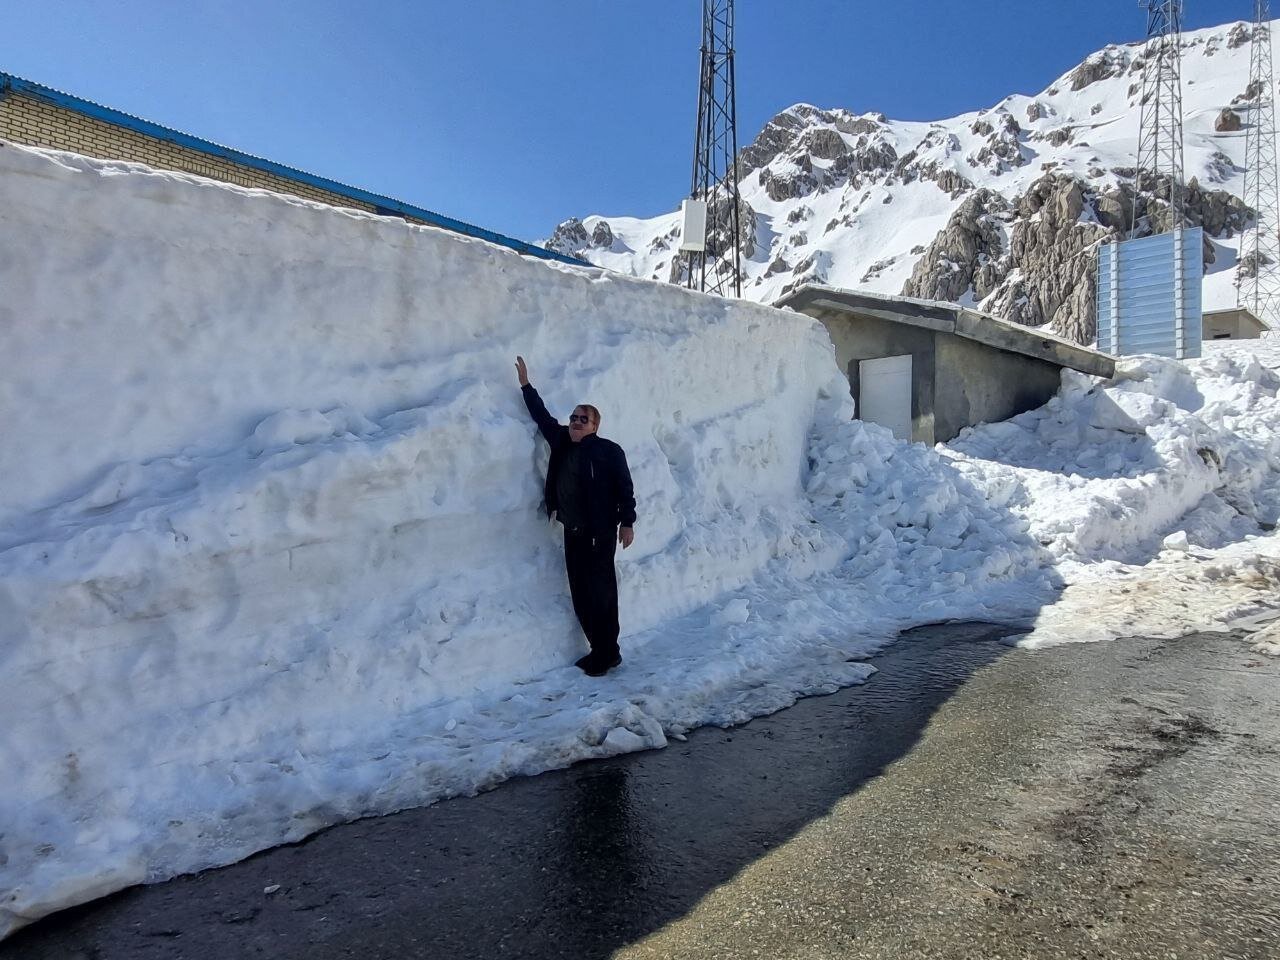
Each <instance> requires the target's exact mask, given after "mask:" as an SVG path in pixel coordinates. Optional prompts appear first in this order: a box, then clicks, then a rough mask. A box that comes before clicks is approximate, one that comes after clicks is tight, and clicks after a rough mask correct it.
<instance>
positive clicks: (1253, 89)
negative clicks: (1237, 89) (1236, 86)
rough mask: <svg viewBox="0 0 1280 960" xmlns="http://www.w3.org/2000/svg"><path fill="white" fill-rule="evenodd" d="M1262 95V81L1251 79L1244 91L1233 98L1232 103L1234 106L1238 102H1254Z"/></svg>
mask: <svg viewBox="0 0 1280 960" xmlns="http://www.w3.org/2000/svg"><path fill="white" fill-rule="evenodd" d="M1260 96H1262V81H1261V80H1250V81H1249V85H1248V86H1247V87H1245V88H1244V93H1241V94H1237V95H1236V96H1234V97H1232V98H1231V105H1232V106H1233V107H1234V106H1235V105H1236V104H1237V103H1253V102H1254V101H1255V100H1257V99H1258V98H1259V97H1260Z"/></svg>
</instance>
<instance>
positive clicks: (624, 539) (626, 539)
mask: <svg viewBox="0 0 1280 960" xmlns="http://www.w3.org/2000/svg"><path fill="white" fill-rule="evenodd" d="M635 538H636V532H635V531H634V530H632V529H631V528H630V527H619V528H618V542H619V543H620V544H622V549H623V550H625V549H627V547H629V546H631V542H632V541H633V540H635Z"/></svg>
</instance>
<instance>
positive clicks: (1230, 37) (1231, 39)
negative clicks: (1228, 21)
mask: <svg viewBox="0 0 1280 960" xmlns="http://www.w3.org/2000/svg"><path fill="white" fill-rule="evenodd" d="M1252 39H1253V25H1252V24H1248V23H1237V24H1236V25H1235V26H1234V27H1232V28H1231V32H1230V33H1228V34H1227V47H1228V48H1229V49H1231V50H1234V49H1235V48H1236V47H1241V46H1244V45H1245V44H1246V43H1248V42H1249V41H1250V40H1252Z"/></svg>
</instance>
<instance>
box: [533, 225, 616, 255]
mask: <svg viewBox="0 0 1280 960" xmlns="http://www.w3.org/2000/svg"><path fill="white" fill-rule="evenodd" d="M612 246H613V228H612V227H610V226H609V223H608V221H607V220H599V221H597V222H596V225H595V229H593V230H592V231H591V233H590V235H588V234H587V228H586V226H585V225H584V224H583V222H582V221H581V220H579V219H578V218H577V217H570V218H569V219H568V220H565V221H564V222H563V223H561V224H560V225H559V226H557V227H556V229H555V232H553V233H552V234H551V239H550V240H548V241H547V242H546V247H547V249H548V250H554V251H556V252H557V253H563V254H565V255H566V256H570V257H578V256H581V255H582V254H583V253H585V252H586V251H588V250H593V249H594V250H608V249H609V248H610V247H612Z"/></svg>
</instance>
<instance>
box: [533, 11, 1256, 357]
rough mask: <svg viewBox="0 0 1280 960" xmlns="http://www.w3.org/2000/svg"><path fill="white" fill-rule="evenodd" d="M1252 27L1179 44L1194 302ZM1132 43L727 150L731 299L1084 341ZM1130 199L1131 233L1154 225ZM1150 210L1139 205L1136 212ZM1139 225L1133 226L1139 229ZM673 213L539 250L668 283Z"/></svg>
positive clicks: (1226, 301) (1240, 185)
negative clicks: (871, 311) (961, 316)
mask: <svg viewBox="0 0 1280 960" xmlns="http://www.w3.org/2000/svg"><path fill="white" fill-rule="evenodd" d="M1251 37H1252V27H1251V25H1250V24H1246V23H1234V24H1227V25H1223V26H1220V27H1213V28H1209V29H1205V30H1199V31H1196V32H1193V33H1187V34H1184V35H1183V38H1182V85H1183V123H1184V131H1185V151H1186V157H1185V174H1186V178H1187V183H1188V189H1187V196H1186V205H1187V213H1188V219H1189V220H1190V221H1191V223H1192V224H1193V225H1199V226H1203V227H1204V231H1205V236H1206V241H1205V251H1204V259H1205V291H1204V293H1205V298H1204V300H1205V307H1206V309H1212V308H1214V307H1220V306H1228V305H1230V304H1233V303H1234V302H1235V297H1236V294H1235V287H1234V280H1235V266H1236V259H1237V251H1238V248H1239V236H1240V232H1241V229H1242V228H1243V227H1245V226H1246V225H1247V223H1248V219H1249V213H1248V208H1247V207H1246V206H1245V204H1244V203H1243V202H1242V200H1241V199H1240V197H1241V196H1242V195H1243V192H1244V161H1245V133H1244V129H1243V126H1244V123H1245V122H1246V121H1247V108H1248V93H1249V91H1247V90H1246V88H1247V86H1248V80H1249V46H1250V40H1251ZM1142 54H1143V45H1142V44H1131V45H1127V46H1118V45H1111V46H1108V47H1106V48H1105V49H1103V50H1100V51H1098V52H1097V53H1094V54H1092V55H1091V56H1089V57H1087V58H1086V59H1085V60H1084V61H1083V62H1082V63H1080V64H1079V65H1078V66H1076V67H1075V68H1074V69H1072V70H1070V71H1068V72H1067V73H1065V74H1063V75H1062V76H1061V77H1058V78H1057V79H1056V80H1054V81H1053V82H1052V83H1051V84H1050V85H1049V86H1048V87H1046V88H1045V89H1044V90H1042V91H1041V92H1040V93H1038V94H1036V95H1035V96H1024V95H1021V94H1014V95H1011V96H1008V97H1005V98H1004V99H1003V100H1001V101H1000V102H999V103H997V104H995V105H994V106H992V107H990V108H989V109H986V110H982V111H978V112H973V113H965V114H961V115H960V116H957V117H952V118H951V119H949V120H941V121H938V122H935V123H923V122H908V121H899V120H890V119H888V118H887V117H885V116H884V115H883V114H878V113H871V114H863V115H855V114H852V113H850V112H848V111H846V110H841V109H819V108H818V107H815V106H811V105H809V104H797V105H795V106H793V107H790V108H788V109H787V110H784V111H783V112H782V113H780V114H778V115H777V116H776V117H774V118H773V119H772V120H770V121H769V122H768V123H767V124H766V125H765V127H764V129H763V130H762V131H761V132H760V134H759V135H758V136H757V137H756V139H755V141H754V142H753V143H751V144H750V145H749V146H747V147H746V148H745V149H743V150H742V151H741V152H740V153H739V177H740V190H741V194H742V201H743V205H744V210H743V213H744V215H745V217H744V220H743V222H744V223H746V224H753V225H754V229H753V230H749V231H748V233H747V236H746V237H745V238H744V241H743V251H742V252H743V255H744V258H745V259H744V273H745V277H744V288H743V296H744V297H747V298H749V299H752V300H757V301H762V302H766V303H771V302H773V301H775V300H776V299H777V298H778V297H780V296H782V295H783V294H785V293H786V292H788V291H789V290H791V289H793V288H794V287H795V286H797V285H798V284H799V283H801V282H803V281H806V280H815V281H820V282H825V283H830V284H833V285H836V286H841V287H849V288H861V289H865V290H871V291H875V292H879V293H891V294H899V293H902V294H907V295H909V296H917V297H924V298H929V299H940V300H951V301H958V302H960V303H964V304H967V305H975V306H980V307H981V308H982V309H984V310H988V311H990V312H992V313H995V314H996V315H998V316H1003V317H1007V318H1009V319H1013V320H1017V321H1020V322H1022V323H1027V324H1031V325H1037V326H1038V325H1041V324H1045V323H1051V324H1052V325H1053V329H1055V330H1056V331H1057V332H1059V333H1061V334H1064V335H1066V336H1069V337H1072V338H1074V339H1076V340H1078V341H1081V342H1089V341H1091V340H1093V339H1094V337H1095V330H1096V321H1095V315H1094V306H1093V295H1094V273H1095V270H1096V265H1095V257H1094V255H1093V253H1094V250H1095V248H1096V246H1097V245H1098V244H1099V243H1100V242H1101V241H1103V240H1105V239H1108V238H1111V237H1114V236H1116V235H1117V234H1118V233H1120V232H1123V231H1125V230H1127V229H1128V227H1129V224H1130V220H1131V216H1132V206H1131V204H1132V202H1133V201H1132V181H1133V174H1134V165H1135V162H1136V153H1137V136H1138V125H1139V100H1140V98H1141V87H1142V70H1143V66H1144V62H1145V61H1144V58H1143V55H1142ZM1155 193H1156V195H1157V196H1156V198H1154V200H1153V198H1151V197H1149V196H1144V195H1140V196H1139V198H1138V201H1137V202H1138V214H1139V220H1140V232H1141V231H1142V230H1143V227H1142V226H1141V224H1142V223H1146V224H1147V229H1149V225H1150V223H1151V222H1152V221H1154V222H1155V223H1156V224H1157V225H1159V222H1160V220H1161V218H1162V217H1167V210H1165V209H1164V207H1163V204H1162V202H1161V199H1160V195H1161V194H1163V195H1164V196H1165V197H1167V184H1161V185H1159V186H1158V187H1157V189H1156V191H1155ZM1149 201H1150V202H1149ZM1144 218H1145V219H1144ZM678 219H679V215H678V213H675V212H672V213H669V214H664V215H662V216H658V217H653V218H649V219H636V218H632V217H613V216H610V217H602V216H589V217H585V218H582V219H578V218H572V219H570V220H566V221H565V222H564V223H561V224H560V225H559V226H558V227H557V228H556V230H555V233H554V235H553V236H552V237H551V238H550V239H549V240H548V241H546V242H547V245H549V246H551V247H553V248H555V249H558V250H561V251H564V252H566V253H572V254H574V255H577V256H579V257H582V258H583V259H586V260H589V261H590V262H592V263H595V264H598V265H600V266H604V267H609V268H611V269H614V270H618V271H620V272H622V273H626V274H629V275H633V276H640V277H649V278H655V279H664V280H667V279H672V278H673V277H674V276H675V275H676V274H677V273H678V270H679V266H680V264H679V261H678V259H677V254H676V246H677V243H678V238H677V234H678V231H679V226H678Z"/></svg>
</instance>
